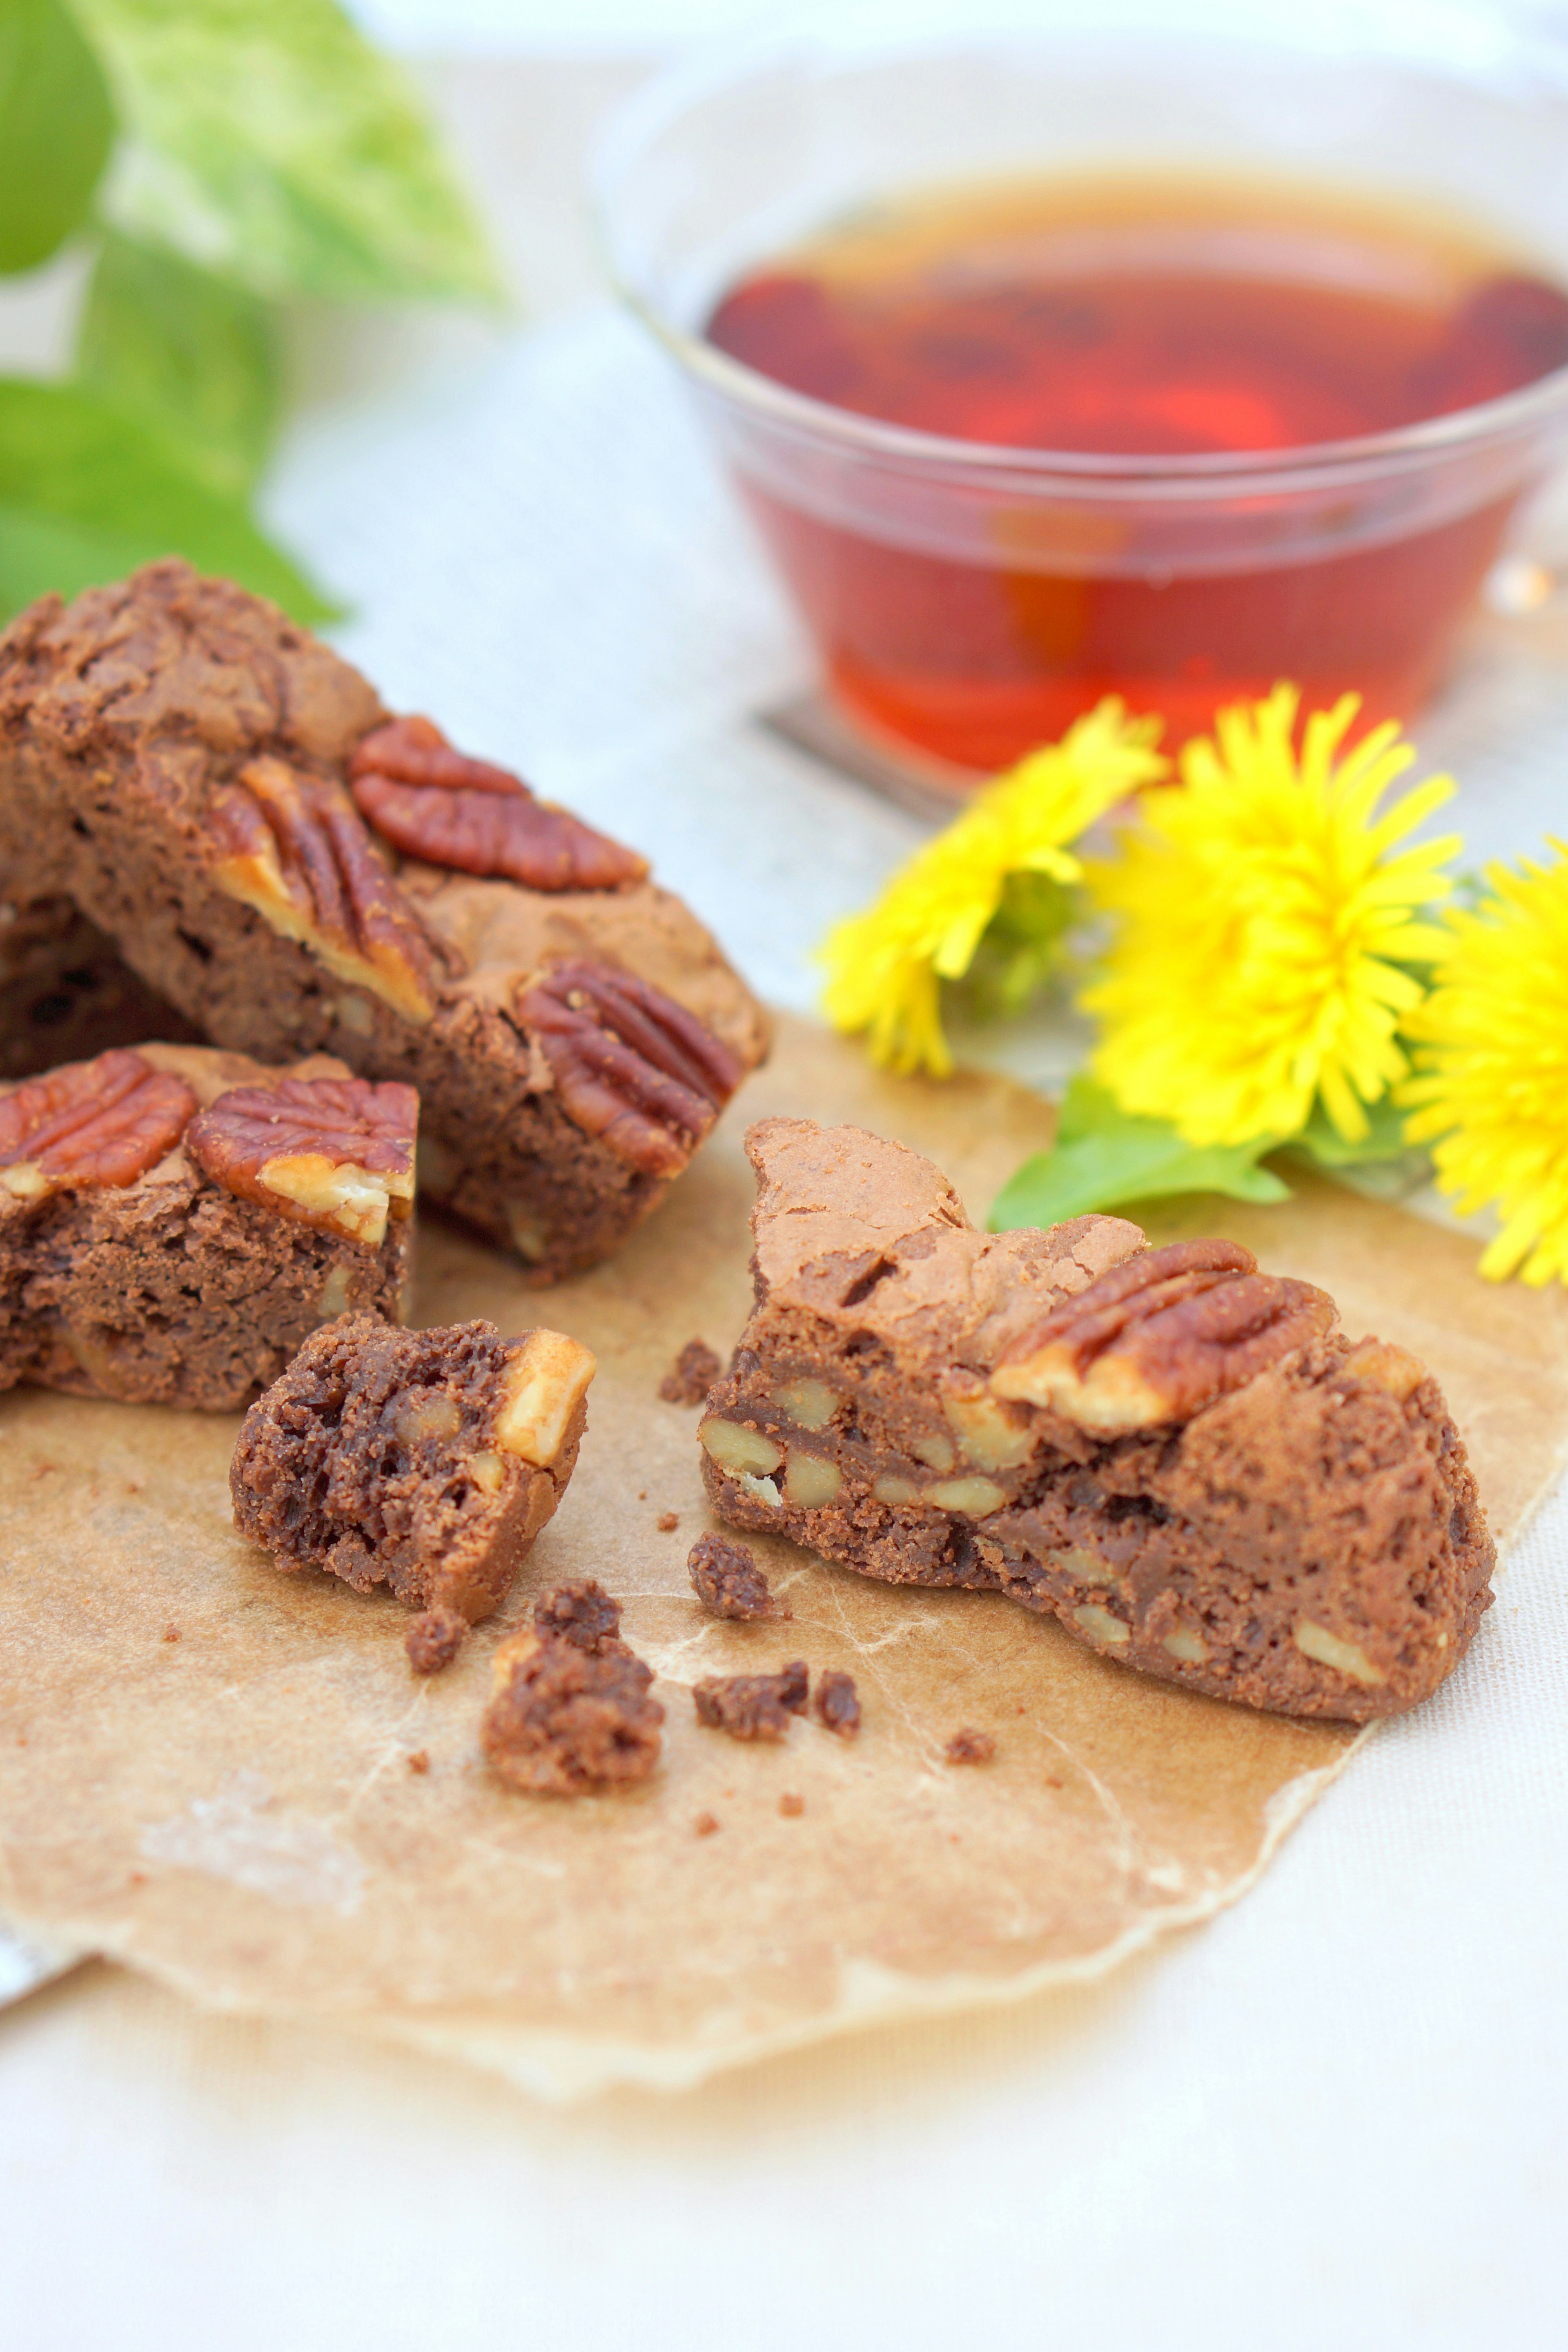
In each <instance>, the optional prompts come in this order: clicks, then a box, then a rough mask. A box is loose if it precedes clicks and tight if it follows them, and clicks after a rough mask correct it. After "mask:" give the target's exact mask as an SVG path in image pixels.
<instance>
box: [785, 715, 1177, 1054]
mask: <svg viewBox="0 0 1568 2352" xmlns="http://www.w3.org/2000/svg"><path fill="white" fill-rule="evenodd" d="M1159 731H1160V722H1159V720H1158V719H1129V718H1128V717H1127V715H1126V713H1125V711H1124V710H1123V709H1122V706H1121V703H1120V702H1118V701H1116V700H1114V699H1108V700H1106V701H1104V702H1101V703H1100V705H1099V706H1098V708H1097V709H1094V710H1091V711H1090V712H1089V714H1088V716H1087V717H1086V718H1083V719H1078V720H1076V721H1075V723H1074V724H1073V726H1072V727H1071V728H1070V729H1069V730H1068V733H1067V734H1066V735H1065V736H1064V737H1063V738H1062V740H1061V741H1060V742H1059V743H1053V744H1047V745H1046V746H1045V747H1044V749H1042V750H1040V751H1031V752H1030V753H1029V754H1028V756H1027V758H1026V759H1024V760H1021V761H1019V762H1018V765H1017V766H1016V768H1011V769H1009V770H1008V772H1007V773H1006V774H1005V775H1004V776H999V777H998V778H997V779H996V781H995V782H994V783H991V784H987V785H986V786H985V787H984V790H983V791H982V792H980V793H977V794H976V795H975V797H974V799H973V802H972V803H970V805H969V807H968V808H966V809H965V810H964V812H963V815H962V816H960V817H958V818H956V819H955V821H954V822H953V823H952V824H950V825H949V826H948V827H947V828H946V830H945V831H944V832H942V833H940V834H938V835H937V836H936V838H935V840H934V841H930V842H927V843H926V845H925V846H924V847H923V848H921V849H918V850H917V851H916V852H915V854H914V856H912V857H911V858H910V859H909V860H908V861H907V862H906V863H905V864H904V865H903V866H900V868H899V870H898V872H897V873H896V874H895V875H894V876H893V877H892V879H891V881H890V882H889V884H888V885H887V887H886V888H885V889H884V890H883V892H882V894H881V896H880V898H878V900H877V901H876V903H875V905H874V906H871V907H868V908H867V909H866V911H865V912H864V913H863V914H859V915H851V916H849V917H848V918H847V919H846V920H845V921H844V922H841V923H837V924H836V925H835V926H834V928H833V929H832V930H831V931H830V932H829V933H828V935H827V938H826V940H824V942H823V945H822V948H821V950H820V951H819V955H820V961H822V962H823V963H824V964H826V967H827V983H826V988H825V989H824V991H823V999H822V1001H823V1006H824V1010H825V1011H826V1013H827V1017H828V1019H829V1020H830V1021H831V1022H832V1023H833V1024H834V1025H835V1027H837V1028H839V1029H843V1030H846V1031H849V1032H853V1031H858V1030H862V1029H863V1030H866V1031H868V1033H869V1034H868V1040H867V1042H868V1045H869V1048H870V1052H871V1055H872V1058H873V1060H875V1061H878V1062H881V1063H884V1064H885V1065H886V1066H888V1067H889V1068H890V1069H894V1070H900V1071H911V1070H921V1069H924V1070H929V1071H931V1073H932V1075H933V1076H937V1077H945V1076H947V1074H948V1072H949V1071H950V1070H951V1069H952V1055H951V1053H950V1052H949V1051H948V1045H947V1039H946V1038H945V1036H944V1035H943V1034H942V1002H941V984H942V982H943V981H944V980H957V979H959V978H961V977H962V976H963V973H964V972H966V971H968V970H969V967H970V964H971V963H972V961H973V958H974V953H975V950H976V949H977V948H978V947H979V945H980V941H981V940H982V938H983V937H984V932H985V929H986V926H987V925H988V924H989V923H990V921H991V919H992V918H993V917H994V915H995V913H996V910H997V908H998V907H999V906H1000V904H1001V902H1002V895H1003V891H1004V888H1005V884H1006V881H1007V877H1008V876H1009V875H1011V874H1044V875H1048V876H1049V877H1051V879H1052V880H1053V881H1055V882H1058V883H1059V884H1061V885H1063V886H1064V887H1068V886H1070V885H1071V884H1073V883H1075V882H1077V881H1078V880H1079V878H1080V877H1081V875H1082V872H1083V868H1082V866H1081V864H1080V863H1079V859H1078V858H1077V857H1075V856H1073V855H1072V854H1071V852H1070V851H1069V850H1068V847H1067V844H1068V842H1071V841H1076V840H1077V838H1078V836H1079V834H1080V833H1082V832H1084V831H1085V830H1086V828H1087V827H1088V826H1089V825H1091V824H1094V822H1095V821H1096V819H1097V818H1099V817H1101V816H1103V815H1104V814H1105V812H1106V810H1107V809H1108V808H1110V807H1111V806H1112V804H1113V803H1115V802H1117V801H1119V800H1121V799H1122V798H1123V797H1124V796H1125V795H1126V794H1127V793H1130V792H1132V791H1134V790H1136V788H1137V787H1138V786H1139V785H1140V784H1143V783H1148V782H1152V780H1153V779H1154V778H1156V777H1159V776H1162V775H1163V774H1164V773H1165V772H1166V769H1167V765H1168V763H1167V762H1166V761H1164V760H1163V759H1162V758H1161V757H1160V755H1159V753H1158V752H1157V751H1155V750H1154V742H1155V739H1156V738H1157V736H1158V734H1159Z"/></svg>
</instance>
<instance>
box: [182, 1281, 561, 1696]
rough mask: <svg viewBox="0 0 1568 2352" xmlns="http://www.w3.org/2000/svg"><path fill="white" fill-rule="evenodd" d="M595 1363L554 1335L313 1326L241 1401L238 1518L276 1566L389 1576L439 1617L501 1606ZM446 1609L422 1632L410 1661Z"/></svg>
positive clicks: (360, 1581)
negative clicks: (246, 1401)
mask: <svg viewBox="0 0 1568 2352" xmlns="http://www.w3.org/2000/svg"><path fill="white" fill-rule="evenodd" d="M593 1377H594V1359H593V1357H592V1355H591V1354H590V1353H589V1351H588V1349H586V1348H584V1347H580V1346H579V1345H578V1343H577V1341H576V1340H575V1339H568V1338H566V1336H565V1334H564V1333H563V1332H560V1331H546V1330H542V1329H541V1330H537V1331H525V1332H524V1333H523V1334H522V1335H521V1338H520V1339H502V1337H501V1335H500V1332H499V1331H498V1330H497V1329H496V1327H495V1325H494V1324H493V1323H479V1322H475V1323H452V1324H447V1325H445V1326H443V1327H440V1328H436V1329H433V1330H428V1331H403V1330H398V1329H396V1328H395V1327H394V1326H393V1325H391V1324H389V1323H386V1322H384V1321H383V1320H382V1318H380V1317H379V1316H375V1315H345V1316H340V1317H339V1318H338V1320H337V1321H336V1322H335V1323H329V1324H327V1325H326V1326H325V1327H324V1328H322V1329H321V1330H320V1331H316V1332H313V1333H312V1334H311V1336H310V1339H307V1341H306V1342H305V1345H304V1346H303V1347H302V1348H301V1349H300V1352H299V1354H298V1355H297V1356H296V1357H295V1359H294V1360H293V1362H292V1363H291V1364H290V1365H289V1369H288V1370H287V1371H286V1372H284V1373H283V1374H282V1376H281V1377H280V1378H279V1380H277V1381H274V1382H273V1384H272V1386H271V1387H270V1388H269V1389H268V1391H267V1393H266V1395H265V1396H263V1397H261V1398H259V1399H258V1401H257V1402H256V1403H255V1404H253V1405H252V1406H251V1408H250V1411H249V1412H247V1414H246V1417H245V1424H244V1426H243V1428H242V1429H241V1431H240V1433H239V1443H238V1444H237V1446H236V1447H235V1449H234V1460H233V1462H232V1464H231V1465H230V1468H229V1489H230V1492H231V1493H232V1495H233V1496H234V1519H235V1525H236V1526H237V1528H238V1529H239V1531H240V1533H241V1534H242V1535H246V1536H248V1537H249V1538H251V1540H252V1542H254V1543H258V1544H260V1545H262V1546H263V1547H264V1548H265V1549H267V1550H268V1551H269V1552H270V1553H271V1554H272V1556H273V1558H274V1559H275V1560H276V1561H277V1563H278V1565H279V1568H284V1569H307V1568H320V1569H325V1570H327V1571H328V1572H329V1574H331V1575H332V1576H341V1577H342V1579H343V1580H344V1582H345V1583H347V1584H352V1585H353V1587H354V1588H355V1590H356V1591H361V1592H367V1591H370V1590H371V1589H372V1587H373V1586H374V1585H377V1584H386V1585H390V1586H391V1588H392V1591H394V1593H395V1595H396V1597H397V1599H398V1600H399V1601H403V1602H405V1604H406V1605H407V1606H408V1607H409V1608H411V1609H417V1610H421V1611H424V1612H426V1613H427V1615H430V1616H436V1615H437V1613H438V1612H447V1613H448V1614H451V1615H455V1616H457V1617H459V1618H461V1619H462V1620H464V1622H467V1623H468V1624H470V1625H471V1624H473V1623H474V1622H476V1621H477V1620H478V1619H479V1618H480V1617H487V1616H489V1612H491V1610H492V1609H494V1608H495V1607H496V1606H497V1604H498V1603H499V1602H500V1601H502V1600H504V1599H505V1597H506V1595H507V1593H508V1592H509V1591H510V1589H511V1582H512V1579H513V1577H514V1576H515V1575H516V1574H517V1571H518V1569H519V1568H520V1567H521V1564H522V1562H523V1560H524V1559H526V1558H527V1556H528V1553H529V1551H530V1549H531V1546H532V1544H533V1540H534V1538H535V1537H536V1536H537V1535H538V1533H539V1531H540V1529H541V1528H542V1527H544V1526H545V1525H546V1524H547V1523H548V1521H549V1520H550V1519H551V1518H552V1517H553V1516H554V1512H555V1507H556V1505H557V1504H558V1503H559V1501H560V1500H561V1497H562V1496H563V1494H564V1493H565V1491H566V1485H567V1481H568V1480H569V1479H570V1477H571V1475H572V1471H573V1468H574V1465H575V1463H576V1459H577V1448H578V1446H579V1444H581V1443H582V1437H583V1430H584V1424H585V1422H586V1418H587V1409H586V1402H585V1401H586V1397H587V1393H588V1383H589V1381H591V1380H592V1379H593ZM441 1631H442V1627H441V1624H440V1623H439V1622H437V1623H436V1624H434V1625H430V1624H426V1625H424V1626H421V1627H419V1628H417V1629H416V1642H415V1644H414V1648H413V1650H412V1651H411V1653H410V1654H411V1658H412V1659H413V1662H414V1663H415V1664H416V1666H418V1664H419V1663H420V1658H421V1657H423V1656H425V1655H426V1654H428V1652H429V1650H430V1649H431V1647H432V1644H433V1643H438V1639H439V1635H440V1633H441Z"/></svg>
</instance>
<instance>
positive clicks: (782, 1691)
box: [691, 1658, 808, 1739]
mask: <svg viewBox="0 0 1568 2352" xmlns="http://www.w3.org/2000/svg"><path fill="white" fill-rule="evenodd" d="M807 1680H808V1677H807V1675H806V1669H805V1659H804V1658H795V1659H794V1660H792V1662H791V1663H790V1664H788V1665H787V1666H781V1667H780V1668H779V1671H778V1673H777V1674H776V1675H709V1676H708V1677H707V1678H706V1679H705V1680H704V1681H702V1682H700V1683H694V1684H693V1685H692V1686H691V1697H692V1703H693V1705H694V1706H695V1707H696V1709H697V1720H698V1722H699V1723H702V1724H706V1725H707V1726H708V1727H709V1729H710V1730H711V1731H727V1732H728V1733H729V1735H730V1737H731V1739H783V1738H784V1737H785V1736H786V1734H787V1733H788V1730H789V1727H790V1718H791V1717H792V1716H796V1715H804V1714H805V1696H806V1685H807Z"/></svg>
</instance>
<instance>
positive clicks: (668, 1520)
mask: <svg viewBox="0 0 1568 2352" xmlns="http://www.w3.org/2000/svg"><path fill="white" fill-rule="evenodd" d="M679 1525H680V1513H679V1511H660V1513H659V1515H658V1518H657V1519H655V1521H654V1526H655V1527H656V1528H658V1531H659V1534H660V1535H661V1536H672V1535H673V1534H674V1533H675V1530H676V1528H678V1527H679Z"/></svg>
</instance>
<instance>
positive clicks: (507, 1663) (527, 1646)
mask: <svg viewBox="0 0 1568 2352" xmlns="http://www.w3.org/2000/svg"><path fill="white" fill-rule="evenodd" d="M620 1622H621V1610H620V1603H619V1601H614V1600H612V1599H611V1597H610V1595H609V1594H608V1593H607V1592H606V1591H605V1589H604V1587H603V1585H601V1584H597V1583H595V1581H594V1580H593V1579H592V1578H588V1579H586V1580H584V1581H583V1582H581V1583H573V1584H563V1585H558V1586H557V1587H556V1589H555V1590H554V1591H553V1592H549V1593H545V1594H543V1595H542V1597H541V1598H540V1599H539V1600H538V1601H536V1602H535V1603H534V1610H533V1626H532V1629H531V1631H525V1632H523V1633H514V1634H513V1635H512V1637H511V1639H510V1641H508V1642H503V1643H501V1644H500V1648H499V1649H498V1650H497V1652H496V1654H495V1659H494V1662H493V1668H492V1690H491V1696H490V1702H489V1706H488V1707H487V1708H486V1710H485V1716H484V1720H483V1723H482V1724H481V1726H480V1729H479V1744H480V1746H481V1747H482V1748H483V1749H484V1752H485V1755H486V1757H487V1759H489V1764H490V1766H491V1768H492V1769H494V1770H495V1771H496V1772H497V1773H499V1774H500V1778H501V1779H502V1780H508V1781H510V1783H511V1785H512V1787H513V1788H517V1789H525V1790H529V1791H530V1792H531V1794H533V1795H535V1796H554V1797H573V1796H580V1795H584V1794H585V1793H587V1792H589V1791H591V1790H595V1789H603V1788H614V1787H617V1786H619V1787H625V1786H626V1785H627V1784H628V1783H630V1782H632V1781H636V1780H647V1776H648V1774H649V1773H650V1772H651V1771H652V1770H653V1769H654V1767H655V1765H656V1764H657V1763H658V1758H659V1749H660V1747H661V1745H662V1739H661V1734H660V1731H659V1726H660V1725H661V1724H662V1723H663V1721H664V1709H663V1707H662V1706H659V1704H658V1700H657V1699H651V1698H649V1697H648V1696H647V1691H648V1685H649V1684H650V1683H651V1682H652V1680H653V1669H652V1668H651V1666H648V1665H647V1664H645V1663H644V1661H643V1660H642V1659H641V1658H639V1657H637V1655H636V1654H634V1653H633V1652H632V1651H631V1650H630V1649H629V1648H628V1647H627V1645H626V1643H625V1642H623V1641H622V1640H621V1638H620V1633H619V1630H618V1629H619V1626H620Z"/></svg>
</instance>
